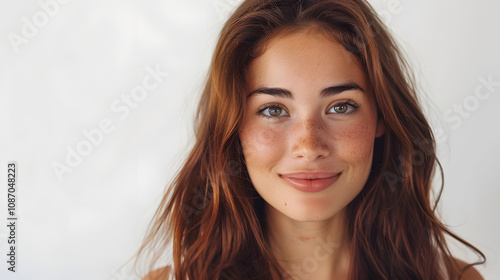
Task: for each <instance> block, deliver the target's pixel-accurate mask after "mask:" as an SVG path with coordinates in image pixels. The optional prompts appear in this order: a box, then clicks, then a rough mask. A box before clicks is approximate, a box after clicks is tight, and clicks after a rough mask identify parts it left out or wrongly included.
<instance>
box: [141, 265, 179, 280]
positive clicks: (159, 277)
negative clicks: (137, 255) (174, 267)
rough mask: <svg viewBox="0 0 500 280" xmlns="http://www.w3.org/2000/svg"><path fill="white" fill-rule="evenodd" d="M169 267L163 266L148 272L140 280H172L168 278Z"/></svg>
mask: <svg viewBox="0 0 500 280" xmlns="http://www.w3.org/2000/svg"><path fill="white" fill-rule="evenodd" d="M170 271H171V268H170V266H169V265H168V266H165V267H162V268H159V269H155V270H153V271H151V272H149V273H148V274H147V275H146V276H145V277H144V278H142V280H172V279H173V278H171V277H170Z"/></svg>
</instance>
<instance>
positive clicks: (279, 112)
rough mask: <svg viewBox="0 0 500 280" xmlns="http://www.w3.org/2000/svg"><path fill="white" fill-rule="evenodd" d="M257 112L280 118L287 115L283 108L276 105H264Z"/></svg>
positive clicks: (267, 116) (268, 116)
mask: <svg viewBox="0 0 500 280" xmlns="http://www.w3.org/2000/svg"><path fill="white" fill-rule="evenodd" d="M259 114H261V115H262V116H264V117H266V118H281V117H283V116H286V115H288V113H287V112H286V111H285V109H283V108H281V107H280V106H277V105H266V106H265V107H264V108H262V109H260V110H259Z"/></svg>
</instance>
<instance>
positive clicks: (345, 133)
mask: <svg viewBox="0 0 500 280" xmlns="http://www.w3.org/2000/svg"><path fill="white" fill-rule="evenodd" d="M247 78H248V79H247V83H248V93H250V92H254V93H252V94H250V95H249V96H248V97H247V107H246V108H245V116H244V120H243V125H242V127H241V129H240V131H239V135H240V140H241V144H242V147H243V153H244V156H245V160H246V164H247V168H248V172H249V175H250V178H251V180H252V183H253V184H254V186H255V188H256V190H257V191H258V192H259V194H260V195H261V196H262V197H263V198H264V200H265V201H266V202H267V205H266V215H267V224H268V236H267V238H268V240H269V243H270V246H271V249H272V250H273V252H274V254H275V255H276V257H277V258H278V260H279V262H280V265H281V266H282V268H283V269H284V270H285V272H286V274H285V275H277V274H275V275H274V279H280V280H281V279H283V278H285V279H294V280H302V279H315V280H331V279H337V280H345V279H348V278H347V277H348V271H349V265H350V263H349V259H350V252H349V244H348V242H347V240H348V238H347V232H346V220H345V207H346V205H348V204H349V203H350V202H351V201H352V200H353V199H354V198H355V197H356V195H358V193H359V192H360V191H361V190H362V188H363V186H364V184H365V183H366V180H367V178H368V174H369V171H370V168H371V159H372V154H373V143H374V140H375V138H376V137H379V136H382V135H383V133H384V132H385V127H384V125H383V123H382V122H381V121H379V120H378V119H377V114H376V105H375V102H374V100H373V95H372V93H371V92H370V88H369V85H368V84H367V82H366V78H365V76H364V74H363V71H362V68H361V66H360V64H359V63H358V62H357V60H356V59H355V57H354V56H352V55H351V54H350V53H348V52H347V51H345V50H344V49H343V48H342V46H341V45H339V44H338V43H337V42H335V41H334V40H333V39H331V38H327V37H325V36H324V35H321V34H319V33H317V32H315V31H314V29H308V30H303V31H299V32H296V33H293V34H288V35H286V36H281V37H277V38H275V39H273V40H272V41H271V42H270V43H269V44H268V46H267V48H266V50H265V52H264V53H263V54H262V55H261V56H260V57H258V58H256V59H255V60H254V61H252V63H251V64H250V67H249V72H248V77H247ZM346 85H347V86H346ZM338 86H341V88H337V89H336V92H337V93H336V94H330V95H327V96H322V95H321V92H322V91H323V90H324V89H325V88H330V87H338ZM263 87H267V88H280V89H285V90H287V91H288V92H289V94H281V95H277V94H272V93H273V92H274V93H276V90H275V91H269V90H267V93H263V92H258V91H257V92H255V91H256V90H257V89H259V88H260V89H262V88H263ZM342 89H344V90H342ZM264 91H266V90H264ZM281 92H282V93H283V90H281ZM287 95H289V96H288V97H287ZM353 104H354V105H353ZM266 106H267V108H266ZM294 172H308V173H315V172H327V173H328V172H329V173H334V174H339V175H338V177H337V180H336V181H335V182H334V183H333V184H332V185H331V186H329V187H328V188H326V189H324V190H321V191H317V192H303V191H300V190H297V189H295V188H293V187H292V186H291V185H290V183H289V182H287V181H286V180H284V179H283V177H282V175H286V174H290V173H294ZM459 263H460V265H461V267H463V266H465V265H466V264H465V263H463V262H460V261H459ZM166 269H167V270H168V271H169V270H170V267H167V268H166ZM160 271H162V270H157V271H153V272H151V273H150V274H148V276H146V277H145V278H144V279H146V280H153V279H155V276H157V275H159V273H160ZM462 279H466V280H477V279H483V278H482V277H481V275H480V274H479V273H478V272H477V271H476V270H475V269H474V268H472V269H469V270H468V271H467V273H466V274H465V275H464V278H462Z"/></svg>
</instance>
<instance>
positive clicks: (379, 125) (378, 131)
mask: <svg viewBox="0 0 500 280" xmlns="http://www.w3.org/2000/svg"><path fill="white" fill-rule="evenodd" d="M384 133H385V122H384V120H383V119H382V118H381V117H380V115H379V116H378V117H377V129H376V130H375V137H376V138H378V137H380V136H382V135H384Z"/></svg>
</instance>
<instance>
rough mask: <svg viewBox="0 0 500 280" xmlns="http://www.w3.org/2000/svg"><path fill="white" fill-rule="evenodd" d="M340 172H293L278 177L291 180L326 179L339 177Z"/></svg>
mask: <svg viewBox="0 0 500 280" xmlns="http://www.w3.org/2000/svg"><path fill="white" fill-rule="evenodd" d="M339 174H340V172H294V173H286V174H281V175H280V176H284V177H287V178H291V179H308V180H314V179H326V178H331V177H334V176H337V175H339Z"/></svg>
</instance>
